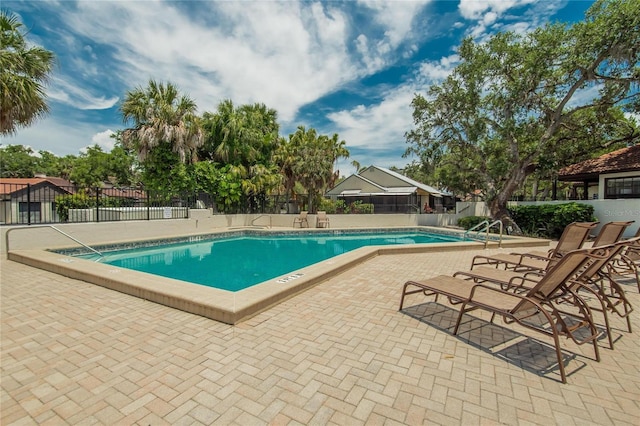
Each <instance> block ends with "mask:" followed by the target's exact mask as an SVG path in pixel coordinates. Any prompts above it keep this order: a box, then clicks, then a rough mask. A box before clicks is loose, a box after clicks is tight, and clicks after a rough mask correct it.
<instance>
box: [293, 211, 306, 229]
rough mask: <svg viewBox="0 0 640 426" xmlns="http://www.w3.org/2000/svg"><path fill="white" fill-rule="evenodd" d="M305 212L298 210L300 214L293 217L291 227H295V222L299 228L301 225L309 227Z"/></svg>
mask: <svg viewBox="0 0 640 426" xmlns="http://www.w3.org/2000/svg"><path fill="white" fill-rule="evenodd" d="M307 214H308V213H307V212H306V211H302V212H300V216H298V217H296V218H295V219H293V227H294V228H295V227H296V223H298V224H300V228H302V227H303V226H302V225H305V226H304V227H305V228H308V227H309V220H308V219H307Z"/></svg>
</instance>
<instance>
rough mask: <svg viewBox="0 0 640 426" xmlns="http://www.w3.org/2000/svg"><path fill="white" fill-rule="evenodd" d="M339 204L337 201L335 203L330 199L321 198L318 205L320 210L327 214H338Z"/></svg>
mask: <svg viewBox="0 0 640 426" xmlns="http://www.w3.org/2000/svg"><path fill="white" fill-rule="evenodd" d="M343 202H344V201H343ZM337 203H338V202H337V201H333V200H331V199H329V198H321V199H320V203H319V204H318V210H320V211H325V212H327V214H335V213H338V211H337V210H338V207H337Z"/></svg>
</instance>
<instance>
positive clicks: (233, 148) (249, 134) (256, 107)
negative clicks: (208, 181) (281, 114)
mask: <svg viewBox="0 0 640 426" xmlns="http://www.w3.org/2000/svg"><path fill="white" fill-rule="evenodd" d="M203 118H204V120H203V121H204V123H203V125H204V128H205V130H206V132H207V146H206V147H205V149H203V150H202V151H203V154H204V155H205V156H206V157H208V158H210V159H212V160H218V161H221V162H222V163H225V164H235V165H238V164H242V165H244V166H246V167H249V166H250V165H252V164H255V163H263V164H266V163H268V162H269V160H270V158H271V153H272V152H273V150H274V149H275V148H276V146H277V137H278V130H279V126H278V123H277V112H276V111H275V110H274V109H270V108H267V107H266V106H265V105H264V104H253V105H241V106H240V107H235V106H234V105H233V102H232V101H231V100H229V99H226V100H224V101H222V102H220V104H218V108H217V111H216V112H215V113H209V112H206V113H204V116H203Z"/></svg>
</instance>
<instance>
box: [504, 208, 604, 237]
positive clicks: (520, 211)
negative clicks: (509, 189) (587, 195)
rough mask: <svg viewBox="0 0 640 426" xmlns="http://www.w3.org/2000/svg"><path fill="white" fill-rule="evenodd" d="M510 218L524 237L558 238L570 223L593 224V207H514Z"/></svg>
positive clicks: (594, 219)
mask: <svg viewBox="0 0 640 426" xmlns="http://www.w3.org/2000/svg"><path fill="white" fill-rule="evenodd" d="M509 211H510V213H511V217H512V218H513V220H514V221H515V222H516V223H517V224H518V226H519V227H520V229H521V230H522V232H523V233H524V234H525V235H530V236H539V237H545V238H559V237H560V235H562V232H563V231H564V228H565V227H566V226H567V225H569V224H570V223H572V222H594V221H596V220H597V219H596V218H595V217H594V216H593V206H590V205H588V204H579V203H565V204H540V205H536V206H516V207H513V208H510V209H509Z"/></svg>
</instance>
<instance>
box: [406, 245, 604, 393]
mask: <svg viewBox="0 0 640 426" xmlns="http://www.w3.org/2000/svg"><path fill="white" fill-rule="evenodd" d="M599 252H600V254H598V253H596V252H595V251H592V250H588V249H583V250H575V251H572V252H569V253H567V254H566V255H565V256H563V257H562V258H561V259H559V260H558V261H557V262H556V263H555V264H554V265H553V266H552V267H551V268H550V269H549V270H548V271H547V272H546V273H545V274H544V276H542V277H541V278H540V281H539V282H537V283H536V284H535V285H534V286H533V287H532V288H531V289H529V290H527V291H526V292H523V293H514V292H510V291H505V290H502V289H500V288H498V287H496V286H494V285H487V284H478V283H474V282H473V281H468V280H464V279H461V278H457V277H451V276H447V275H440V276H437V277H435V278H431V279H428V280H425V281H407V282H406V283H405V284H404V286H403V289H402V296H401V299H400V310H402V309H403V307H404V302H405V298H406V296H408V295H412V294H417V293H422V294H424V295H426V296H432V295H435V296H436V301H437V298H438V296H439V295H443V296H446V297H447V298H448V299H449V301H450V302H451V303H452V304H454V305H456V304H461V305H462V306H461V308H460V311H459V313H458V318H457V321H456V324H455V327H454V330H453V334H454V335H457V334H458V329H459V327H460V322H461V320H462V317H463V315H464V314H465V313H467V312H469V311H471V310H474V309H484V310H486V311H489V312H491V313H493V314H494V315H495V314H497V315H500V316H502V317H503V319H504V321H505V323H507V324H512V323H518V324H519V325H521V326H523V327H526V328H528V329H530V330H534V331H537V332H540V333H542V334H545V335H547V336H551V337H552V338H553V341H554V346H555V350H556V356H557V359H558V368H559V370H560V376H561V379H562V383H566V381H567V379H566V373H565V365H564V361H563V358H562V352H561V349H560V336H565V337H567V338H571V339H572V340H573V341H574V342H575V343H577V344H579V345H581V344H584V343H591V344H592V345H593V350H594V353H595V359H596V360H597V361H600V353H599V350H598V343H597V339H598V336H599V334H600V333H599V331H598V329H597V328H596V326H595V325H594V323H593V319H592V316H591V310H590V308H589V306H588V305H587V304H586V303H585V302H584V300H582V298H581V297H580V296H578V295H577V294H576V293H575V292H574V291H573V290H572V289H571V288H570V287H571V283H572V281H571V280H572V278H573V277H574V276H575V275H576V274H577V273H578V271H579V270H581V269H582V268H583V267H585V265H586V264H587V262H588V261H590V260H594V259H598V258H602V257H603V256H604V255H605V254H604V253H602V250H599ZM606 254H608V253H606ZM569 299H570V300H571V306H572V307H574V308H575V309H576V312H566V311H561V310H559V308H558V306H556V305H558V303H555V302H557V301H559V300H569ZM532 317H537V318H540V317H542V319H543V320H544V321H543V323H546V324H547V325H548V326H547V327H545V326H543V325H541V323H540V322H533V321H527V320H528V319H531V318H532ZM565 318H571V320H572V321H571V322H568V321H566V320H565ZM492 320H493V317H492ZM578 329H580V330H584V329H586V331H585V332H584V333H583V334H581V335H580V337H577V336H576V334H575V331H577V330H578Z"/></svg>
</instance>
